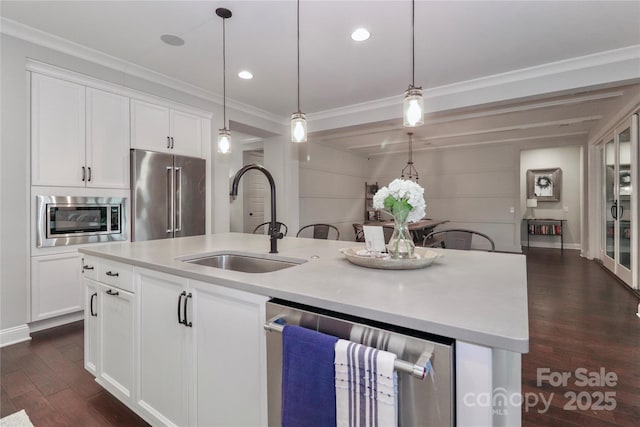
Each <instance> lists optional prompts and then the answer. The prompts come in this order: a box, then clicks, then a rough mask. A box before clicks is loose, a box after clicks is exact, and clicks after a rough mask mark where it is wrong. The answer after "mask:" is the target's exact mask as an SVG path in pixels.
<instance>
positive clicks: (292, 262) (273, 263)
mask: <svg viewBox="0 0 640 427" xmlns="http://www.w3.org/2000/svg"><path fill="white" fill-rule="evenodd" d="M180 261H183V262H188V263H191V264H199V265H206V266H207V267H215V268H221V269H223V270H233V271H241V272H243V273H269V272H272V271H278V270H282V269H284V268H290V267H295V266H296V265H300V264H302V263H305V262H307V261H306V260H304V259H297V258H285V257H279V256H274V255H266V256H265V255H259V254H248V253H242V252H232V251H228V252H224V253H209V254H203V255H196V256H191V257H188V258H180Z"/></svg>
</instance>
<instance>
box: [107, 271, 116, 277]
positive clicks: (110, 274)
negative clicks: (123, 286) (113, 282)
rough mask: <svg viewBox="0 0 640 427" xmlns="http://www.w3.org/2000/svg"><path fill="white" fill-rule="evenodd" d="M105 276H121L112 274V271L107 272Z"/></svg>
mask: <svg viewBox="0 0 640 427" xmlns="http://www.w3.org/2000/svg"><path fill="white" fill-rule="evenodd" d="M104 274H106V275H107V276H111V277H118V276H119V274H118V273H112V272H111V270H109V271H107V272H106V273H104Z"/></svg>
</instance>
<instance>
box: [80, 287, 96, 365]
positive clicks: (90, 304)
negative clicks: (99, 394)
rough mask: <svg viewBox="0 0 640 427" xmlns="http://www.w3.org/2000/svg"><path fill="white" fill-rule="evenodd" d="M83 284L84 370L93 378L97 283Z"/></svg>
mask: <svg viewBox="0 0 640 427" xmlns="http://www.w3.org/2000/svg"><path fill="white" fill-rule="evenodd" d="M82 281H83V282H84V301H85V309H84V368H85V369H86V370H87V371H89V372H90V373H91V374H92V375H93V376H94V377H95V376H96V375H97V374H98V311H97V310H98V283H97V282H95V281H93V280H90V279H87V278H85V279H83V280H82Z"/></svg>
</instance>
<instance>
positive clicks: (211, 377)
mask: <svg viewBox="0 0 640 427" xmlns="http://www.w3.org/2000/svg"><path fill="white" fill-rule="evenodd" d="M190 287H191V289H190V291H189V292H190V293H191V294H192V298H190V299H189V303H188V304H189V305H188V310H187V312H188V314H187V315H188V320H189V321H190V322H192V323H193V325H192V331H191V332H192V334H193V336H192V346H191V348H192V351H191V352H190V357H191V358H192V360H191V361H190V362H189V363H188V364H189V366H191V370H192V371H191V381H192V383H191V393H190V395H191V396H193V397H192V399H191V402H190V417H189V425H192V426H266V425H267V395H266V393H267V384H266V338H265V332H264V330H263V324H264V318H265V308H264V307H265V302H266V300H267V298H266V297H263V296H259V295H254V294H249V293H246V292H241V291H236V290H234V289H228V288H224V287H220V286H215V285H212V284H210V283H203V282H196V281H190Z"/></svg>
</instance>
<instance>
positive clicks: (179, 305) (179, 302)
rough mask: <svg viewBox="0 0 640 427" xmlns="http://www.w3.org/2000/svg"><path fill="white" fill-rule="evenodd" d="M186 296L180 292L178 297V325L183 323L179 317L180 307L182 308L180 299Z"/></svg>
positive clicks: (183, 292)
mask: <svg viewBox="0 0 640 427" xmlns="http://www.w3.org/2000/svg"><path fill="white" fill-rule="evenodd" d="M184 296H187V293H186V292H185V291H182V293H181V294H180V295H179V296H178V324H179V325H184V323H185V321H184V320H182V317H181V316H180V307H181V306H182V304H181V302H182V297H184Z"/></svg>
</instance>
